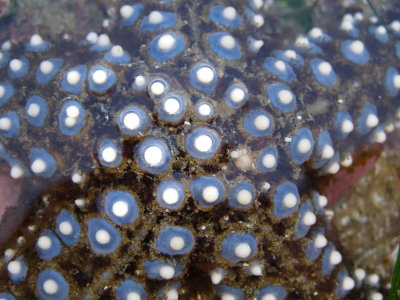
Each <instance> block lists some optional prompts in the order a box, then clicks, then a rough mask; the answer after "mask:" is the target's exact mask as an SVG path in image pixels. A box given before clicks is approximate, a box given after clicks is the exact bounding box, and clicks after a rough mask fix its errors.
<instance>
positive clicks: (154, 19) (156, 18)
mask: <svg viewBox="0 0 400 300" xmlns="http://www.w3.org/2000/svg"><path fill="white" fill-rule="evenodd" d="M163 20H164V16H163V15H162V13H160V12H159V11H157V10H155V11H152V12H151V13H150V14H149V23H150V24H153V25H155V24H160V23H161V22H162V21H163Z"/></svg>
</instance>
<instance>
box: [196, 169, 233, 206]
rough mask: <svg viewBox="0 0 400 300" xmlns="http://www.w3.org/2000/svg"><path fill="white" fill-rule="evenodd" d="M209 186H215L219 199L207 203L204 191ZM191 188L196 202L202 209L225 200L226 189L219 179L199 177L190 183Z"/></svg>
mask: <svg viewBox="0 0 400 300" xmlns="http://www.w3.org/2000/svg"><path fill="white" fill-rule="evenodd" d="M208 186H213V187H215V188H216V189H217V190H218V197H217V199H216V200H215V201H213V202H207V201H206V200H205V199H204V197H203V190H204V189H205V188H206V187H208ZM189 188H190V191H191V193H192V197H193V198H194V200H196V201H197V202H198V203H199V204H200V206H202V207H205V208H209V207H212V206H214V205H216V204H218V203H221V202H223V201H224V200H225V187H224V184H223V183H222V181H221V180H220V179H218V178H215V177H209V176H199V177H197V178H195V179H193V180H192V181H191V182H190V184H189Z"/></svg>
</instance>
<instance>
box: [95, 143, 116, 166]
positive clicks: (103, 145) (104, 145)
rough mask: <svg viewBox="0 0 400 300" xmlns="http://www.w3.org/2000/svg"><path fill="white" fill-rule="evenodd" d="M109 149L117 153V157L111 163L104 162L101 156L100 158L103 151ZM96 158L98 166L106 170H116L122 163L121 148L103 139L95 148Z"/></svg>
mask: <svg viewBox="0 0 400 300" xmlns="http://www.w3.org/2000/svg"><path fill="white" fill-rule="evenodd" d="M109 147H111V148H112V149H114V150H115V152H116V153H117V157H116V158H115V159H114V160H113V161H110V162H109V161H105V160H104V158H103V156H102V152H103V150H104V149H106V148H109ZM97 157H98V159H99V161H100V164H101V165H102V166H104V167H107V168H116V167H118V166H119V165H121V162H122V149H121V146H120V145H118V144H117V143H115V142H114V141H112V140H109V139H105V140H102V141H100V143H99V145H98V147H97Z"/></svg>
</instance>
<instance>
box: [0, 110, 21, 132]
mask: <svg viewBox="0 0 400 300" xmlns="http://www.w3.org/2000/svg"><path fill="white" fill-rule="evenodd" d="M2 118H8V119H9V120H10V122H11V125H10V129H8V130H2V129H0V134H1V135H2V136H5V137H7V138H15V137H18V136H19V133H20V129H21V126H20V123H19V116H18V113H17V112H15V111H9V112H6V113H5V114H2V115H0V119H2Z"/></svg>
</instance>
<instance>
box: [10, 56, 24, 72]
mask: <svg viewBox="0 0 400 300" xmlns="http://www.w3.org/2000/svg"><path fill="white" fill-rule="evenodd" d="M23 64H24V63H23V62H22V60H20V59H17V58H14V59H12V60H11V61H10V70H11V71H12V72H18V71H20V70H21V69H22V66H23Z"/></svg>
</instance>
